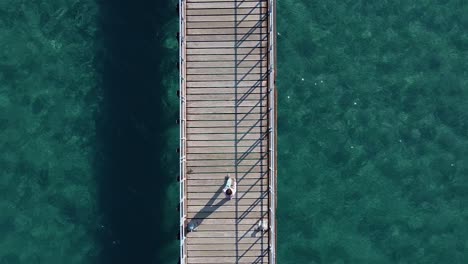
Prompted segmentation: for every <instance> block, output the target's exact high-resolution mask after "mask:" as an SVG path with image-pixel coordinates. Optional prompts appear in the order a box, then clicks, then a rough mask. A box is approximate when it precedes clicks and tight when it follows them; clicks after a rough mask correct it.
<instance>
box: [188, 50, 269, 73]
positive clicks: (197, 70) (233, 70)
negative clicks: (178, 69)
mask: <svg viewBox="0 0 468 264" xmlns="http://www.w3.org/2000/svg"><path fill="white" fill-rule="evenodd" d="M201 56H203V55H201ZM227 56H232V55H227ZM257 56H259V55H257ZM259 73H262V74H263V73H265V69H263V68H260V67H259V68H252V69H249V68H237V67H226V68H215V69H212V68H188V69H187V75H188V76H187V77H188V78H190V76H191V75H206V74H210V75H217V74H230V75H232V74H238V75H241V74H242V76H243V75H245V74H259Z"/></svg>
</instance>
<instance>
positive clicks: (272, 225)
mask: <svg viewBox="0 0 468 264" xmlns="http://www.w3.org/2000/svg"><path fill="white" fill-rule="evenodd" d="M275 3H276V0H270V1H269V7H268V15H269V19H268V30H269V32H268V35H269V47H268V53H269V54H268V57H269V67H268V71H269V76H268V82H269V101H270V104H269V130H268V131H269V141H270V149H269V163H270V164H269V169H270V175H269V178H270V179H269V192H270V208H269V212H270V219H269V221H268V222H269V223H268V224H269V230H270V241H269V244H270V245H269V248H270V256H269V258H270V259H269V262H270V263H271V264H276V215H275V211H276V197H275V195H276V193H275V187H276V168H275V167H276V157H275V156H276V142H275V140H276V138H275V133H276V131H275V128H276V115H275V112H276V109H275V101H276V100H275V89H276V88H275V71H276V69H275V39H276V31H275V15H276V14H275V13H276V10H275Z"/></svg>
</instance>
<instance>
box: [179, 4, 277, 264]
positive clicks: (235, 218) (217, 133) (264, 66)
mask: <svg viewBox="0 0 468 264" xmlns="http://www.w3.org/2000/svg"><path fill="white" fill-rule="evenodd" d="M185 8H186V13H185V15H186V19H185V21H184V23H185V42H186V43H185V50H184V54H185V56H186V57H185V71H184V72H185V76H183V77H184V81H185V98H184V99H185V102H186V103H185V107H186V109H185V113H186V118H185V120H186V121H185V122H184V126H185V131H186V141H185V153H184V157H185V159H186V163H185V164H186V169H185V171H186V175H185V179H186V187H185V191H186V197H187V202H186V205H187V207H186V213H187V222H194V223H196V224H197V226H198V229H197V231H196V232H192V233H188V234H187V236H186V252H187V256H188V259H187V260H188V262H187V263H205V264H207V263H217V264H220V263H268V261H269V259H268V256H269V255H268V254H269V251H268V245H269V244H268V241H269V235H270V234H269V232H259V231H258V230H257V228H258V226H257V225H258V223H259V221H260V220H262V221H268V219H269V192H268V188H269V179H268V173H269V168H268V164H269V155H268V150H269V149H268V148H269V138H268V137H269V134H268V133H267V131H268V125H269V124H268V115H269V112H268V109H269V105H270V104H271V102H269V98H268V91H269V87H268V83H269V82H268V77H269V75H268V51H269V50H268V48H267V47H268V5H267V2H266V1H264V0H243V1H236V0H187V1H186V4H185ZM228 175H229V176H231V177H234V178H236V182H237V192H236V194H235V197H234V198H233V199H232V200H229V199H226V197H225V195H224V193H222V188H223V186H224V184H225V182H226V177H227V176H228Z"/></svg>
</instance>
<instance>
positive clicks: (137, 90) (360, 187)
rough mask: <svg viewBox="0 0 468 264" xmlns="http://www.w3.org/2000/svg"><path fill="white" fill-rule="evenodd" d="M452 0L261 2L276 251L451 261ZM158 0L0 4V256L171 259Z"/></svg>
mask: <svg viewBox="0 0 468 264" xmlns="http://www.w3.org/2000/svg"><path fill="white" fill-rule="evenodd" d="M467 14H468V3H467V2H466V1H455V0H452V1H450V0H445V1H436V0H424V1H423V0H417V1H393V2H391V1H378V2H373V3H371V2H368V1H330V0H327V1H321V0H318V1H306V0H298V1H292V0H279V1H278V61H279V62H278V63H279V64H278V90H279V116H278V121H279V134H278V144H279V163H278V166H279V174H278V181H279V186H278V191H279V198H278V202H279V205H278V229H279V230H278V232H279V234H278V257H279V260H278V263H327V264H328V263H466V261H468V233H467V232H468V231H467V230H466V228H465V227H466V226H467V224H468V223H467V222H468V210H467V209H466V208H468V185H467V182H468V178H467V177H468V176H467V175H468V158H467V154H468V114H467V113H468V88H467V87H468V72H467V69H468V65H467V64H468V63H467V61H468V50H467V47H468V35H467V33H466V30H465V29H466V28H467V27H468V16H467ZM177 23H178V20H177V13H176V10H175V1H159V2H158V1H150V0H140V1H123V0H118V1H91V0H83V1H71V0H61V1H52V2H51V1H48V2H47V3H43V1H27V2H22V3H18V2H16V1H11V0H3V1H0V28H1V30H0V34H1V37H0V48H1V49H0V59H1V60H0V146H1V150H2V155H0V168H1V174H0V175H1V177H0V212H1V213H0V249H1V250H0V263H1V264H4V263H28V264H29V263H63V262H64V261H67V262H70V263H175V262H176V261H177V257H178V246H177V245H178V241H177V240H176V239H175V238H176V234H177V231H178V230H177V225H178V214H177V211H176V210H175V208H176V204H177V199H178V184H177V182H176V181H175V179H176V176H177V174H178V165H177V153H176V152H175V149H176V147H177V145H178V141H177V140H178V127H177V125H176V123H175V121H176V119H177V117H178V103H177V97H176V90H177V89H178V87H177V85H178V83H177V68H176V62H177V40H176V38H175V32H176V31H177V27H178V25H177Z"/></svg>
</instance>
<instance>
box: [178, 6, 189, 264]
mask: <svg viewBox="0 0 468 264" xmlns="http://www.w3.org/2000/svg"><path fill="white" fill-rule="evenodd" d="M184 15H185V0H179V90H180V94H179V97H180V98H179V108H180V109H179V120H180V131H179V133H180V135H179V137H180V141H179V152H180V161H179V212H180V213H179V214H180V215H179V216H180V223H179V228H180V230H179V236H180V237H179V240H180V263H181V264H186V263H187V256H186V254H185V252H186V248H185V220H186V217H187V215H186V212H185V199H186V197H185V166H186V158H185V157H186V155H185V154H186V149H185V146H186V142H185V139H186V137H185V136H186V131H185V127H186V113H185V111H186V102H185V94H186V90H185V78H184V77H185V53H184V50H185V45H186V44H185V16H184Z"/></svg>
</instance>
